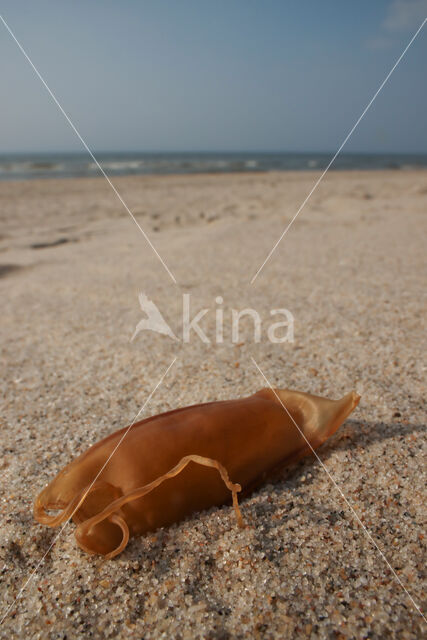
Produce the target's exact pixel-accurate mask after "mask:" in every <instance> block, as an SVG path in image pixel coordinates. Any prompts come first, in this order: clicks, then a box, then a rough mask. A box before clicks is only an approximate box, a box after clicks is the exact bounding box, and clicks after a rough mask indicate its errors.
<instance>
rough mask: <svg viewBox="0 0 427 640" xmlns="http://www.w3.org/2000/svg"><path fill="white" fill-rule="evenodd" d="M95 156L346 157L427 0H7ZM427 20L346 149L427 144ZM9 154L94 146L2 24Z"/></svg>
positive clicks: (4, 6)
mask: <svg viewBox="0 0 427 640" xmlns="http://www.w3.org/2000/svg"><path fill="white" fill-rule="evenodd" d="M0 13H1V14H2V15H3V17H4V19H5V20H6V22H8V23H9V26H10V27H11V29H12V30H13V31H14V32H15V35H16V37H17V38H18V40H20V42H21V44H22V45H23V47H24V48H25V49H26V50H27V53H28V54H29V56H30V58H31V59H32V60H33V62H34V64H35V65H36V66H37V67H38V68H39V71H40V72H41V74H42V75H43V76H44V77H45V79H46V81H47V83H48V84H49V85H50V87H51V89H52V91H53V92H54V93H55V94H56V95H57V97H58V99H59V101H60V102H61V103H62V105H63V107H64V109H65V110H66V111H67V112H68V113H69V115H70V117H71V119H72V120H73V121H74V123H75V125H76V127H77V129H79V130H80V132H81V134H82V136H83V137H84V138H85V139H86V141H87V143H88V145H89V146H90V147H91V148H92V149H94V150H141V151H149V150H160V151H162V150H284V151H287V150H289V151H333V150H335V149H336V148H337V147H338V146H339V144H340V143H341V142H342V140H343V138H344V137H345V135H346V134H347V132H348V131H349V129H350V128H351V126H352V125H353V124H354V122H355V121H356V119H357V118H358V117H359V115H360V113H361V112H362V110H363V109H364V107H365V106H366V104H367V102H368V101H369V100H370V98H371V97H372V95H373V93H374V92H375V91H376V89H377V88H378V86H379V84H380V83H381V82H382V80H383V79H384V77H385V75H386V74H387V73H388V71H389V70H390V68H391V66H392V65H393V64H394V62H395V60H396V59H397V57H398V56H399V55H400V53H401V52H402V50H403V49H404V47H405V46H406V44H407V43H408V41H409V39H410V38H411V36H412V34H413V33H414V32H415V30H416V28H417V27H418V26H419V25H420V24H421V22H422V19H423V18H424V17H426V16H427V1H426V0H398V1H396V0H392V1H386V0H375V1H372V0H358V1H357V2H354V1H353V0H325V1H324V2H319V0H310V1H309V0H194V1H193V0H170V1H168V0H150V1H149V0H141V1H138V0H114V1H113V0H73V1H72V2H70V1H69V0H67V1H65V0H37V1H36V2H35V1H34V0H31V1H30V0H28V1H24V0H4V1H3V0H0ZM426 63H427V25H425V26H424V29H423V30H422V32H421V33H420V35H419V36H418V38H417V40H416V41H415V42H414V44H413V46H412V47H411V48H410V50H409V51H408V53H407V55H406V57H405V58H404V59H403V61H402V63H401V65H400V66H399V67H398V68H397V70H396V71H395V73H394V74H393V76H392V77H391V79H390V82H389V84H388V85H387V86H386V87H385V88H384V90H383V92H382V93H381V94H380V96H379V97H378V98H377V100H376V102H375V103H374V104H373V106H372V108H371V110H370V111H369V113H368V114H367V115H366V117H365V119H364V120H363V121H362V123H361V125H360V127H359V129H358V130H357V131H356V132H355V134H354V135H353V138H352V139H351V141H350V142H349V143H348V146H347V147H346V150H347V151H382V152H387V151H398V152H399V151H401V152H404V151H406V152H427V124H426V114H427V71H426V68H427V64H426ZM0 72H1V80H2V81H1V102H0V109H1V112H0V113H1V115H0V152H2V151H25V150H31V151H52V150H53V151H54V150H70V151H80V150H81V143H80V142H79V140H78V139H77V138H76V136H75V134H74V133H73V131H72V130H71V129H70V127H69V125H68V124H67V122H66V121H65V119H64V117H63V116H62V115H61V113H60V112H59V111H58V109H57V107H56V106H55V104H54V103H53V102H52V100H51V98H50V96H49V95H48V94H47V92H46V90H45V89H44V87H43V86H42V85H41V83H40V81H39V79H38V78H37V77H36V76H35V74H34V72H33V70H32V69H31V67H30V66H29V64H28V62H27V61H26V60H25V58H24V57H23V55H22V53H21V52H20V51H19V49H18V47H17V45H16V44H15V43H14V42H13V40H12V39H11V37H10V35H9V34H8V32H7V31H6V29H5V28H4V26H3V24H1V23H0Z"/></svg>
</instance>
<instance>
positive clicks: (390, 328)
mask: <svg viewBox="0 0 427 640" xmlns="http://www.w3.org/2000/svg"><path fill="white" fill-rule="evenodd" d="M316 178H317V174H315V173H283V174H278V173H269V174H251V175H248V174H246V175H221V176H170V177H134V178H122V179H117V180H116V181H115V184H116V185H117V187H118V189H119V190H120V192H121V193H122V195H123V197H124V198H125V200H126V202H127V203H128V205H129V206H130V208H131V209H132V211H133V212H134V213H135V215H136V216H137V218H138V221H139V223H140V224H141V225H142V227H143V228H144V229H145V230H146V231H147V233H148V234H149V236H150V238H151V240H152V241H153V243H154V244H155V246H156V248H157V249H158V251H159V252H160V254H161V255H162V257H163V258H164V260H165V261H166V262H167V264H168V266H169V268H170V269H171V271H172V272H173V274H174V275H175V277H176V279H177V282H178V284H177V285H175V284H174V283H173V282H172V280H171V279H170V277H169V276H168V274H167V272H166V271H165V270H164V268H163V267H162V265H161V264H160V262H159V261H158V259H157V257H156V256H155V255H154V253H153V252H152V250H151V249H150V248H149V247H148V245H147V243H146V241H145V240H144V238H143V236H142V235H141V233H140V232H139V230H138V229H137V227H136V225H135V224H134V223H133V222H132V220H131V219H130V218H129V216H128V214H127V213H126V212H125V211H124V209H123V207H122V206H121V205H120V203H119V202H118V201H117V199H116V197H115V195H114V194H113V192H112V191H111V189H110V188H109V186H108V184H107V183H106V181H105V180H103V179H101V178H100V179H93V180H92V179H81V180H57V181H56V180H55V181H54V180H46V181H37V182H36V181H33V182H15V183H0V216H1V218H0V219H1V228H0V234H1V236H0V276H1V278H0V288H1V296H2V298H1V299H2V313H1V320H2V322H1V332H2V356H1V358H2V359H1V379H0V385H1V395H0V407H1V411H0V424H1V445H2V457H1V460H0V464H1V475H0V477H1V482H2V498H1V519H2V523H1V524H2V527H1V548H0V553H1V559H0V574H1V590H2V591H1V594H2V595H1V603H2V611H1V615H4V614H5V613H7V616H6V618H5V619H4V621H3V624H2V627H1V631H0V632H1V634H2V637H5V638H10V637H17V636H19V637H29V638H52V639H53V638H68V639H69V638H76V637H92V638H113V637H127V638H146V639H154V638H156V639H157V638H168V639H169V638H177V639H178V638H182V639H184V638H211V639H217V640H220V639H221V640H226V639H228V638H310V637H313V638H386V637H387V638H419V637H421V635H422V633H423V631H424V632H425V626H424V627H423V624H424V623H423V620H422V618H421V616H420V614H419V613H418V612H417V610H416V609H415V607H414V605H413V603H412V602H411V600H410V599H409V597H408V595H407V593H405V591H404V589H403V588H402V586H401V585H400V584H399V583H398V581H397V580H396V578H395V577H394V576H393V574H392V572H391V571H390V569H389V567H388V566H387V564H386V563H385V562H384V559H383V558H382V557H381V555H380V554H379V552H378V551H377V550H376V549H375V548H374V547H373V546H372V544H371V543H370V541H369V540H368V539H367V537H366V535H365V533H364V532H363V530H362V528H361V527H360V525H359V524H358V523H357V521H356V520H355V518H354V516H353V514H352V512H351V511H350V510H349V508H348V507H347V506H346V504H345V503H344V501H343V500H342V498H341V497H340V494H339V493H338V492H337V490H336V489H335V488H334V486H333V484H332V482H331V480H330V478H329V477H328V476H327V474H326V473H325V471H324V469H323V468H322V466H321V465H320V464H319V462H318V461H316V460H313V459H306V460H305V461H303V462H301V463H299V464H298V465H297V466H296V467H295V468H294V469H293V470H290V471H289V470H288V471H284V473H283V476H282V477H281V478H280V479H279V480H278V481H277V482H275V483H274V484H269V485H267V486H264V487H263V488H261V489H260V490H259V491H257V492H256V493H255V494H254V495H253V496H252V497H251V498H249V499H247V500H245V501H244V502H243V503H242V512H243V515H244V518H245V520H246V523H247V527H246V528H245V529H243V530H240V529H238V528H237V525H236V522H235V518H234V515H233V512H232V509H231V508H230V507H223V508H221V509H212V510H211V511H209V512H204V513H200V514H196V515H195V516H194V517H192V518H190V519H188V520H186V521H185V522H182V523H180V524H177V525H176V526H173V527H171V528H169V529H167V530H161V531H158V532H157V533H155V534H152V535H149V536H147V537H145V538H140V539H134V540H132V541H131V542H130V544H129V545H128V547H127V548H126V550H125V551H124V553H123V554H121V555H120V556H119V557H118V558H116V559H115V560H113V561H110V562H103V561H102V560H101V559H100V558H99V557H93V556H88V555H87V554H85V553H83V552H82V551H80V549H79V548H78V547H77V545H76V543H75V540H74V536H73V530H74V525H73V524H68V525H67V526H66V528H65V529H64V531H63V532H62V534H61V535H60V536H59V538H58V539H56V536H57V534H58V531H57V530H50V529H48V528H46V527H42V526H40V525H38V524H36V523H35V522H34V520H33V517H32V504H33V501H34V498H35V496H36V495H37V493H38V492H39V491H40V490H41V488H42V487H43V486H44V485H45V484H46V483H47V482H49V480H51V479H52V478H53V477H54V476H55V474H56V473H57V472H58V470H60V469H61V468H62V467H63V466H64V465H65V464H67V462H69V461H70V460H71V459H72V458H73V457H74V456H76V455H77V454H78V453H80V452H82V451H84V450H85V449H86V448H87V447H88V446H89V445H90V444H91V443H93V442H95V441H97V440H98V439H100V438H101V437H103V436H105V435H106V434H108V433H110V432H111V431H113V430H115V429H117V428H119V427H122V426H125V425H126V424H128V423H129V422H130V421H131V420H132V418H133V417H134V416H135V414H136V413H137V411H138V410H139V409H140V407H141V406H142V405H143V403H144V402H145V401H146V399H147V397H148V396H149V394H150V392H151V391H152V390H153V388H154V387H155V385H156V384H157V382H158V381H159V379H160V378H161V376H162V375H163V373H164V372H165V370H166V368H167V367H168V365H169V364H170V362H171V361H172V359H173V358H174V357H175V356H177V361H176V362H175V364H174V366H173V367H172V369H171V370H170V372H169V373H168V375H167V376H166V378H165V380H164V382H163V384H162V385H161V386H160V387H159V388H158V389H157V391H156V392H155V393H154V395H153V397H152V399H151V400H150V403H149V406H147V408H146V411H145V415H147V414H153V413H157V412H160V411H165V410H167V409H170V408H174V407H178V406H184V405H187V404H192V403H195V402H203V401H208V400H216V399H223V398H232V397H238V396H242V395H246V394H248V393H251V392H253V391H255V390H257V389H259V388H261V387H263V386H265V384H264V382H263V380H262V377H261V376H260V374H259V372H258V371H257V370H256V368H255V366H254V364H253V362H252V360H251V356H252V357H254V358H255V360H256V361H257V362H258V363H259V365H260V367H261V368H262V369H263V371H264V372H265V374H266V376H267V377H268V379H269V380H270V381H271V382H272V383H273V384H274V385H277V386H280V387H289V388H296V389H301V390H305V391H309V392H312V393H316V394H321V395H326V396H330V397H335V398H336V397H338V396H340V395H342V394H343V393H345V392H347V391H350V390H352V389H354V390H356V391H357V392H358V393H360V394H361V396H362V401H361V404H360V405H359V407H358V409H357V410H356V411H355V413H354V414H353V415H352V416H351V418H350V419H349V420H348V421H347V423H346V424H345V425H344V426H343V427H342V428H341V429H340V431H339V432H338V434H337V435H336V436H335V437H334V438H333V439H332V440H331V441H330V442H329V443H328V444H327V445H326V446H324V447H323V448H322V449H321V450H320V451H319V454H320V456H321V458H322V460H323V462H324V464H325V465H326V466H327V468H328V469H329V470H330V471H331V473H332V474H333V477H334V478H335V480H336V482H337V484H338V485H339V487H340V488H341V489H342V491H343V492H344V493H345V495H346V497H347V498H348V500H349V502H350V503H351V504H352V505H353V506H354V509H355V510H356V511H357V513H358V515H359V517H360V518H361V520H362V521H363V523H364V525H365V526H366V528H367V529H368V530H369V531H370V532H371V534H372V536H373V539H374V540H375V542H376V543H377V544H378V546H379V547H380V548H381V549H382V551H383V552H384V554H385V556H386V558H387V560H388V561H389V562H390V564H391V566H392V567H393V568H394V569H395V571H396V573H397V574H398V576H399V579H400V581H401V583H402V584H403V585H404V587H405V588H406V589H407V590H408V592H409V593H410V595H411V596H412V598H413V600H414V601H415V602H416V604H417V605H419V606H421V607H422V606H423V572H424V567H425V555H423V553H424V546H425V544H424V543H425V540H424V538H423V514H424V516H425V508H424V503H425V492H424V486H425V477H423V468H424V466H423V465H424V458H423V454H424V455H425V449H424V450H423V442H424V424H425V414H424V406H423V394H424V387H423V373H424V371H425V368H424V367H423V348H424V347H425V338H424V332H423V321H424V318H425V299H424V289H425V278H424V275H425V231H426V223H425V220H426V218H425V209H426V200H427V173H426V172H423V171H418V172H415V171H414V172H409V171H408V172H402V171H401V172H398V171H389V172H386V171H381V172H375V173H374V172H372V173H368V172H351V173H338V172H337V173H329V174H328V175H327V177H326V178H325V180H324V181H323V183H322V184H321V185H320V187H319V188H318V189H317V191H316V192H315V194H314V195H313V197H312V198H311V200H310V202H309V203H308V205H307V206H306V207H305V209H304V211H303V212H302V213H301V214H300V216H299V218H298V219H297V221H296V223H295V224H294V225H293V227H292V228H291V229H290V231H289V233H288V234H287V235H286V237H285V238H284V240H283V241H282V243H281V244H280V246H279V247H278V249H277V251H276V253H275V254H274V256H273V258H272V259H271V261H269V263H268V264H267V265H266V267H265V269H264V270H263V272H262V273H261V274H260V275H259V277H258V279H257V280H256V282H255V283H254V285H253V286H251V285H250V284H249V282H250V279H251V277H252V276H253V274H254V273H255V271H256V269H257V268H258V267H259V265H260V264H261V263H262V261H263V260H264V259H265V257H266V255H267V253H268V252H269V250H270V249H271V247H272V246H273V244H274V243H275V241H276V240H277V238H278V237H279V235H280V233H281V232H282V230H283V229H284V227H285V226H286V224H287V222H288V221H289V219H290V218H291V217H292V215H293V214H294V213H295V211H296V210H297V208H298V206H299V204H300V203H301V202H302V200H303V199H304V198H305V196H306V194H307V193H308V191H309V190H310V188H311V186H312V185H313V183H314V181H315V179H316ZM423 285H424V286H423ZM139 291H144V292H145V293H146V294H147V295H148V296H149V297H151V298H152V299H153V300H154V301H155V302H156V304H157V305H158V306H159V308H160V309H161V311H162V312H163V314H164V316H165V317H166V318H167V319H168V321H169V322H170V325H171V326H172V327H173V329H174V331H176V332H177V333H179V331H180V324H181V319H180V309H181V305H182V298H181V294H182V293H183V292H188V293H191V304H192V308H194V310H196V309H200V308H202V307H208V308H209V309H210V311H209V313H208V315H207V319H206V322H204V324H203V326H204V327H206V332H207V333H208V334H209V335H210V336H211V337H212V335H213V329H214V327H213V322H214V313H215V312H214V309H215V308H216V304H215V297H216V296H219V295H220V296H222V297H223V299H224V304H223V305H222V306H223V308H224V316H225V317H226V318H228V317H229V314H230V308H231V307H234V308H236V309H243V308H245V307H249V306H250V307H254V308H255V309H257V310H258V311H259V312H260V314H262V316H263V318H265V319H268V315H269V310H270V309H271V308H280V307H286V308H288V309H289V310H290V311H291V312H292V313H293V315H294V318H295V342H294V343H293V344H290V343H286V344H271V343H270V342H268V341H267V340H266V336H265V334H263V338H262V341H261V343H260V344H254V343H253V340H252V336H251V331H250V330H249V329H250V327H249V324H248V325H247V327H246V331H245V333H244V334H243V337H242V339H241V344H239V346H235V345H231V344H230V335H229V321H228V320H226V321H225V325H226V328H225V341H224V343H223V344H222V345H215V344H212V343H211V344H210V345H206V344H203V343H202V342H201V341H200V340H199V339H198V338H197V337H194V336H193V338H192V340H191V342H190V343H189V344H183V343H181V342H174V341H173V340H171V339H170V338H167V337H165V336H160V335H157V334H151V333H148V332H142V333H140V334H139V335H138V336H137V338H136V339H135V340H134V341H133V342H130V340H129V339H130V337H131V335H132V333H133V331H134V328H135V325H136V324H137V322H138V321H139V320H140V318H141V317H142V312H141V310H140V309H139V306H138V300H137V294H138V292H139ZM265 326H267V325H265ZM263 328H264V325H263ZM55 540H56V543H55V544H54V546H53V547H52V548H51V549H50V551H49V548H50V545H51V544H52V543H53V542H54V541H55ZM46 552H48V553H47V555H46V556H44V554H45V553H46ZM43 558H44V559H43ZM22 589H23V591H21V590H22Z"/></svg>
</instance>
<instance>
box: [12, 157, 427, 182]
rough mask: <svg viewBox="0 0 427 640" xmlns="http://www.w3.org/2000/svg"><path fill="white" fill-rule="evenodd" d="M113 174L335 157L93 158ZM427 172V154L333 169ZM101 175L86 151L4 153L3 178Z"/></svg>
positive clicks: (308, 165)
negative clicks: (423, 170)
mask: <svg viewBox="0 0 427 640" xmlns="http://www.w3.org/2000/svg"><path fill="white" fill-rule="evenodd" d="M94 155H95V157H96V159H97V160H98V162H99V164H100V165H101V166H102V168H103V170H104V171H105V173H106V174H107V175H109V176H125V175H165V174H194V173H233V172H246V173H250V172H267V171H313V170H316V171H322V170H323V169H325V168H326V167H327V165H328V163H329V162H330V160H331V158H332V157H333V153H273V152H272V153H265V152H262V153H260V152H252V153H250V152H244V153H230V152H224V153H220V152H215V153H207V152H204V153H193V152H185V153H177V152H174V153H145V152H144V153H143V152H141V153H137V152H120V153H117V152H114V153H107V152H100V153H95V154H94ZM419 168H427V154H418V155H415V154H413V155H411V154H400V153H399V154H398V153H395V154H393V153H391V154H390V153H388V154H360V153H342V154H340V155H339V156H338V157H337V158H336V160H335V161H334V163H333V164H332V166H331V170H335V171H339V170H352V169H368V170H369V169H396V170H398V169H400V170H405V169H419ZM97 175H100V171H99V168H98V166H97V165H96V163H95V162H94V161H93V158H91V157H90V155H89V154H84V153H37V154H0V180H28V179H31V178H74V177H94V176H97Z"/></svg>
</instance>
